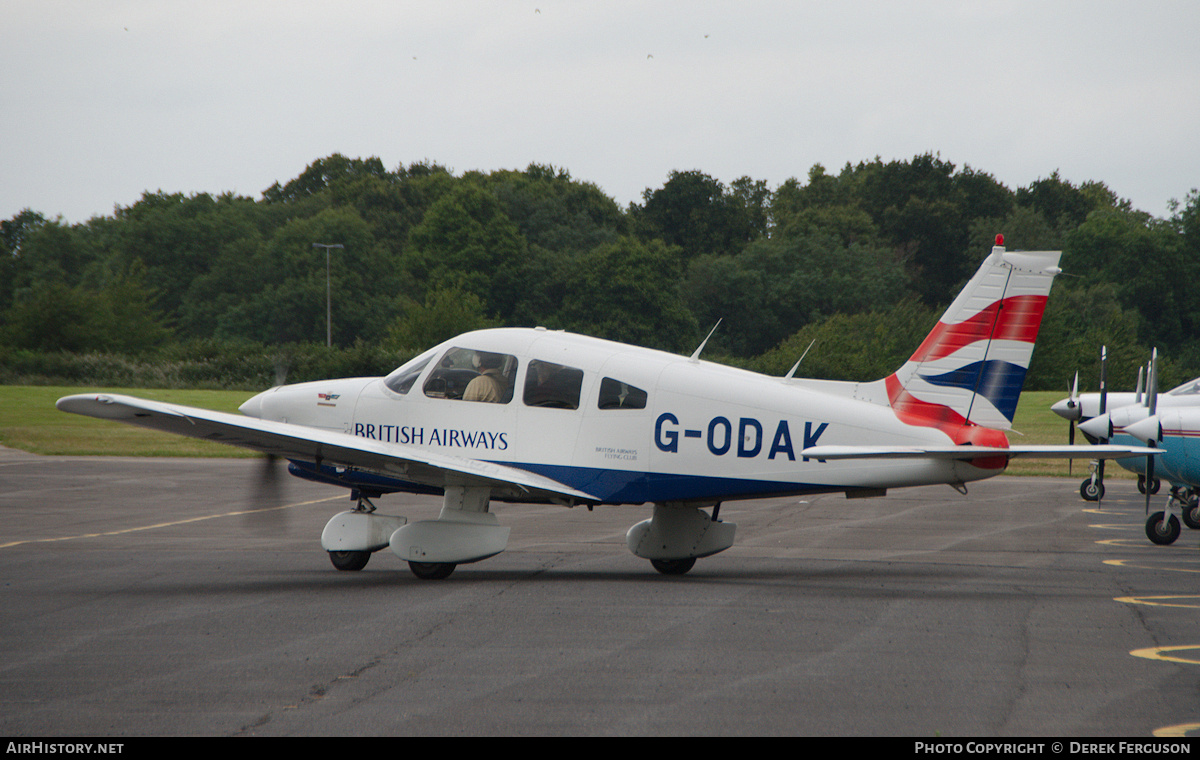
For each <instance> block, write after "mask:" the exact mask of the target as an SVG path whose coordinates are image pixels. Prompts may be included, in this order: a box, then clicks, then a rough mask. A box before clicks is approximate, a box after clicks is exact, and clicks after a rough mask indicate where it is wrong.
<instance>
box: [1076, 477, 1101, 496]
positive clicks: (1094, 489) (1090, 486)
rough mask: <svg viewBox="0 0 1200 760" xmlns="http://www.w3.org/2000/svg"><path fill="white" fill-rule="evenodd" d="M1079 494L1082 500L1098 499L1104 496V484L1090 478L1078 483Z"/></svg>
mask: <svg viewBox="0 0 1200 760" xmlns="http://www.w3.org/2000/svg"><path fill="white" fill-rule="evenodd" d="M1079 495H1080V496H1082V497H1083V500H1084V501H1100V500H1101V499H1103V498H1104V484H1103V483H1093V482H1092V479H1091V478H1088V479H1087V480H1085V481H1083V482H1082V483H1080V484H1079Z"/></svg>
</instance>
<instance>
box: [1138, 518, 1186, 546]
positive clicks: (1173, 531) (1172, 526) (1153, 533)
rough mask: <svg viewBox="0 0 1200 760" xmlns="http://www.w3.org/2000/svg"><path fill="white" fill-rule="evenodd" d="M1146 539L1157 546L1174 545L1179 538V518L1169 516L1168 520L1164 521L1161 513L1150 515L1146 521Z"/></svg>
mask: <svg viewBox="0 0 1200 760" xmlns="http://www.w3.org/2000/svg"><path fill="white" fill-rule="evenodd" d="M1146 538H1148V539H1150V540H1151V541H1153V542H1154V543H1156V544H1158V545H1159V546H1166V545H1167V544H1173V543H1175V539H1177V538H1179V518H1178V517H1176V516H1175V515H1171V518H1170V519H1169V520H1164V513H1162V512H1155V513H1154V514H1152V515H1150V517H1149V518H1147V520H1146Z"/></svg>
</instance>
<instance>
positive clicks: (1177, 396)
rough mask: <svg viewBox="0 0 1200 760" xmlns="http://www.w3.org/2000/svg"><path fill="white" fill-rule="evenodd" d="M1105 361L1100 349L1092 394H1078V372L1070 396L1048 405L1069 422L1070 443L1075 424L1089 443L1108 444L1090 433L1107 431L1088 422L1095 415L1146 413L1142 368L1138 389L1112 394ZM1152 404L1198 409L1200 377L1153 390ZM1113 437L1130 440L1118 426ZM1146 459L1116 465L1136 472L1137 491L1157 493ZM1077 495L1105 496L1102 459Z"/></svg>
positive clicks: (1125, 417) (1127, 417)
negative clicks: (1160, 390)
mask: <svg viewBox="0 0 1200 760" xmlns="http://www.w3.org/2000/svg"><path fill="white" fill-rule="evenodd" d="M1152 363H1153V362H1152ZM1105 364H1106V353H1105V352H1104V351H1103V350H1102V352H1101V359H1100V390H1099V391H1097V392H1095V393H1082V394H1081V393H1079V375H1078V373H1076V375H1075V381H1074V385H1073V386H1072V389H1071V393H1070V395H1069V396H1068V397H1067V398H1064V399H1061V400H1059V401H1057V402H1055V403H1054V404H1053V405H1052V406H1051V407H1050V409H1051V410H1052V411H1053V412H1054V413H1055V414H1057V415H1058V416H1059V417H1062V418H1063V419H1065V420H1067V421H1068V422H1069V423H1070V431H1069V435H1068V439H1067V440H1068V442H1069V443H1074V442H1075V427H1076V425H1077V424H1078V427H1079V429H1080V431H1081V432H1082V433H1083V434H1084V437H1085V438H1087V440H1088V442H1089V443H1097V442H1100V443H1109V442H1110V440H1109V439H1108V438H1106V437H1104V436H1103V435H1101V436H1100V437H1097V436H1096V435H1093V434H1092V433H1091V432H1089V431H1092V430H1095V431H1097V432H1099V433H1104V432H1105V430H1106V426H1105V425H1104V424H1103V423H1094V424H1091V425H1088V424H1087V423H1088V422H1089V421H1090V420H1092V419H1095V418H1096V417H1101V416H1104V415H1105V414H1108V413H1111V412H1115V411H1117V410H1119V409H1125V410H1126V411H1125V412H1124V413H1122V419H1123V420H1126V421H1128V420H1130V419H1132V417H1137V416H1141V417H1144V416H1146V415H1147V412H1146V411H1145V410H1146V407H1147V406H1148V405H1149V402H1148V399H1147V391H1146V390H1145V389H1144V387H1143V384H1142V383H1143V370H1141V369H1139V370H1138V380H1137V389H1136V390H1135V391H1133V392H1132V393H1131V392H1128V391H1126V392H1117V393H1112V392H1110V391H1108V389H1107V387H1106V381H1105V374H1106V370H1105ZM1147 369H1149V370H1150V373H1151V375H1153V374H1154V368H1153V367H1147ZM1155 404H1156V405H1157V406H1158V407H1160V408H1169V409H1176V408H1200V378H1194V379H1192V380H1189V381H1188V382H1186V383H1184V384H1182V385H1180V386H1178V387H1175V388H1172V389H1171V390H1169V391H1167V392H1166V393H1156V394H1155ZM1120 427H1122V426H1118V428H1120ZM1113 437H1114V439H1115V440H1116V441H1117V442H1118V443H1125V442H1127V441H1129V440H1132V438H1131V437H1130V436H1123V435H1122V433H1121V432H1120V430H1119V429H1118V431H1116V432H1115V434H1114V436H1113ZM1146 462H1147V460H1146V459H1144V458H1142V457H1134V458H1132V459H1119V460H1117V464H1119V465H1120V466H1121V467H1123V468H1124V469H1126V470H1129V471H1130V472H1135V473H1137V474H1138V490H1139V491H1141V492H1142V493H1146V492H1147V490H1149V493H1151V494H1155V493H1158V489H1159V481H1158V479H1157V478H1154V477H1151V478H1150V479H1149V482H1147V478H1146ZM1152 466H1153V465H1152ZM1079 495H1080V496H1081V497H1083V498H1084V499H1085V500H1087V501H1099V500H1101V499H1102V498H1104V467H1103V462H1102V461H1101V462H1100V463H1099V465H1098V466H1097V467H1096V468H1094V469H1093V472H1092V474H1091V475H1090V476H1089V477H1088V478H1087V479H1085V480H1084V481H1083V482H1082V483H1081V484H1080V486H1079Z"/></svg>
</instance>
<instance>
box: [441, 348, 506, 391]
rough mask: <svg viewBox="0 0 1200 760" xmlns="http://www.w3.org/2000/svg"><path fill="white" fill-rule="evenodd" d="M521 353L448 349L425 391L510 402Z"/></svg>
mask: <svg viewBox="0 0 1200 760" xmlns="http://www.w3.org/2000/svg"><path fill="white" fill-rule="evenodd" d="M516 374H517V357H515V356H511V355H509V354H497V353H492V352H490V351H476V350H474V349H470V348H452V349H450V350H449V351H447V352H446V353H445V354H444V355H443V356H442V359H441V361H439V362H438V365H437V367H436V368H435V369H434V370H433V372H430V373H429V379H428V380H426V381H425V395H426V396H429V397H430V398H449V399H461V400H463V401H486V402H489V403H493V404H507V403H508V402H509V401H512V397H513V377H514V376H515V375H516Z"/></svg>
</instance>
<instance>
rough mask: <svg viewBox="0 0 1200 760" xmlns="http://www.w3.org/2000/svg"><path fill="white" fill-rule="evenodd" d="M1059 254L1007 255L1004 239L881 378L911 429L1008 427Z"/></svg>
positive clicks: (891, 401)
mask: <svg viewBox="0 0 1200 760" xmlns="http://www.w3.org/2000/svg"><path fill="white" fill-rule="evenodd" d="M1061 255H1062V252H1061V251H1024V252H1020V253H1017V252H1008V251H1006V250H1005V249H1004V246H1003V238H1002V237H1000V236H997V238H996V246H995V247H993V248H992V253H991V255H989V256H988V257H987V259H986V260H984V262H983V264H982V265H981V266H980V267H979V271H977V272H976V273H975V276H974V277H972V278H971V280H970V281H969V282H968V283H967V285H966V287H965V288H963V290H962V292H961V293H959V294H958V297H957V298H955V299H954V302H953V303H952V304H950V307H949V308H948V309H946V312H945V313H944V314H943V315H942V317H941V319H940V320H938V323H937V324H936V325H934V327H933V330H932V331H930V333H929V335H928V336H927V337H926V338H925V340H924V341H923V342H922V343H921V345H920V347H919V348H917V350H916V352H914V353H913V355H912V357H911V358H909V360H908V361H907V362H905V363H904V365H903V366H902V367H901V368H900V369H898V370H896V371H895V372H894V373H892V374H891V375H889V376H888V377H887V378H885V379H884V385H885V387H886V389H887V396H888V403H889V404H890V405H891V407H892V409H894V410H895V412H896V415H897V416H898V417H900V419H901V420H903V421H904V422H907V423H909V424H913V425H924V426H931V427H939V428H943V429H947V430H948V429H949V428H959V427H961V426H963V425H967V424H974V425H979V426H983V427H988V428H994V429H1000V430H1008V429H1009V428H1011V427H1012V420H1013V416H1014V415H1015V414H1016V410H1017V400H1018V398H1019V397H1020V395H1021V388H1022V386H1024V384H1025V374H1026V372H1027V371H1028V370H1029V361H1030V359H1031V358H1032V357H1033V345H1034V341H1035V339H1036V338H1037V334H1038V329H1039V328H1040V327H1041V323H1042V315H1043V313H1044V312H1045V308H1046V299H1047V298H1048V296H1049V295H1050V285H1051V283H1052V282H1053V280H1054V275H1056V274H1058V273H1059V272H1060V271H1061V270H1060V269H1059V268H1058V260H1059V257H1060V256H1061Z"/></svg>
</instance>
